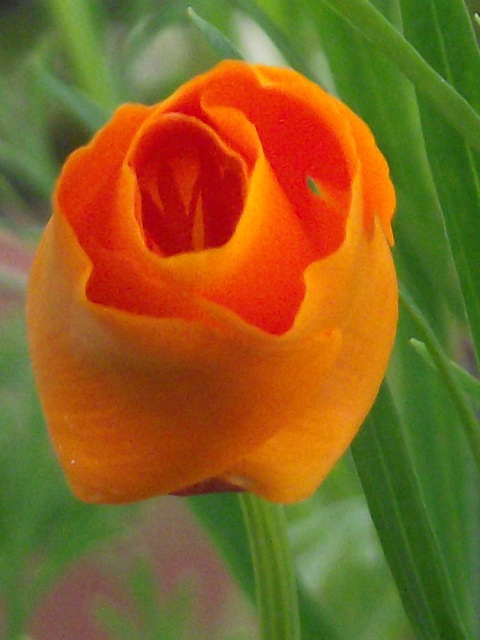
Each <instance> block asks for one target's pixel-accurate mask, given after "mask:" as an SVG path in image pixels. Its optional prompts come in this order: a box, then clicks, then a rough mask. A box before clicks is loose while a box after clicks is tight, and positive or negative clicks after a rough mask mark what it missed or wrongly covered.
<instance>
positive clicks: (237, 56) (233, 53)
mask: <svg viewBox="0 0 480 640" xmlns="http://www.w3.org/2000/svg"><path fill="white" fill-rule="evenodd" d="M187 14H188V17H189V18H190V20H191V21H192V22H193V24H194V25H195V26H196V27H197V29H198V30H199V31H200V33H201V34H202V35H203V36H204V37H205V40H206V41H207V42H208V44H209V45H210V46H211V47H212V49H213V50H214V51H215V53H217V54H218V55H219V56H220V57H221V58H222V59H227V60H243V59H244V58H243V56H242V54H241V53H240V51H239V50H238V49H237V48H236V47H235V46H234V45H233V44H232V43H231V42H230V40H229V39H228V38H227V37H225V36H224V35H223V33H221V32H220V31H219V30H218V29H217V28H216V27H214V26H213V24H210V23H209V22H207V21H206V20H204V19H203V18H201V17H200V16H199V15H198V14H197V13H195V11H194V10H193V9H192V8H191V7H189V8H188V10H187Z"/></svg>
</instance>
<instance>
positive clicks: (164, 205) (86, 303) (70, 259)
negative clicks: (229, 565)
mask: <svg viewBox="0 0 480 640" xmlns="http://www.w3.org/2000/svg"><path fill="white" fill-rule="evenodd" d="M313 187H315V188H313ZM394 204H395V198H394V192H393V187H392V186H391V183H390V180H389V177H388V167H387V165H386V162H385V160H384V159H383V156H382V155H381V153H380V152H379V151H378V149H377V147H376V146H375V143H374V140H373V137H372V135H371V133H370V131H369V130H368V127H367V126H366V125H365V124H364V123H362V122H361V121H360V120H359V119H358V118H357V116H355V115H354V114H353V113H352V112H351V111H350V110H349V109H348V108H347V107H346V106H344V105H342V104H341V103H339V101H338V100H336V99H335V98H333V97H332V96H329V95H328V94H326V93H325V92H324V91H323V90H322V89H320V88H319V87H317V86H316V85H314V84H313V83H311V82H309V81H308V80H306V79H305V78H303V77H302V76H300V75H299V74H297V73H295V72H293V71H290V70H286V69H271V68H268V67H264V66H255V65H248V64H246V63H241V62H234V61H227V62H224V63H221V64H220V65H218V66H217V67H216V68H214V69H213V70H211V71H210V72H208V73H206V74H203V75H201V76H198V77H197V78H194V79H193V80H192V81H190V82H188V83H186V84H185V85H184V86H183V87H181V88H180V89H179V90H178V91H177V92H176V93H175V94H173V95H172V96H171V97H170V98H168V99H167V100H165V101H164V102H162V103H160V104H158V105H155V106H154V107H144V106H141V105H125V106H123V107H121V108H120V109H119V110H117V112H116V113H115V114H114V116H113V118H112V120H111V121H110V122H109V123H108V124H107V125H106V126H105V127H104V129H103V130H102V131H101V132H99V134H97V136H95V138H94V139H93V140H92V142H91V143H90V144H89V145H87V146H86V147H84V148H82V149H80V150H78V151H77V152H75V153H74V154H73V155H72V156H71V157H70V159H69V160H68V161H67V163H66V165H65V167H64V169H63V171H62V174H61V176H60V178H59V181H58V185H57V189H56V193H55V201H54V212H53V216H52V219H51V221H50V222H49V224H48V226H47V228H46V230H45V233H44V236H43V238H42V241H41V243H40V246H39V248H38V251H37V255H36V258H35V261H34V265H33V268H32V273H31V278H30V285H29V295H28V305H27V315H28V328H29V341H30V349H31V355H32V362H33V367H34V372H35V377H36V381H37V386H38V390H39V395H40V399H41V402H42V406H43V408H44V411H45V415H46V419H47V424H48V427H49V430H50V433H51V437H52V441H53V443H54V446H55V448H56V451H57V453H58V456H59V459H60V462H61V464H62V466H63V468H64V469H65V472H66V474H67V476H68V478H69V481H70V483H71V485H72V488H73V490H74V491H75V493H76V494H77V495H78V496H79V497H81V498H82V499H84V500H88V501H97V502H113V503H115V502H126V501H131V500H139V499H143V498H147V497H150V496H154V495H158V494H165V493H175V494H180V495H182V494H185V493H190V492H193V493H195V492H199V491H206V490H208V491H217V490H222V489H226V488H231V489H233V490H237V489H245V490H249V491H253V492H255V493H258V494H259V495H262V496H264V497H266V498H269V499H271V500H275V501H280V502H290V501H294V500H299V499H302V498H304V497H306V496H308V495H309V494H310V493H312V491H314V490H315V488H316V487H317V486H318V484H319V483H320V482H321V481H322V479H323V478H324V477H325V475H326V474H327V473H328V471H329V470H330V469H331V467H332V466H333V464H334V463H335V461H336V460H337V459H338V458H339V457H340V456H341V455H342V453H343V451H344V450H345V449H346V447H347V446H348V444H349V443H350V441H351V440H352V438H353V437H354V435H355V433H356V431H357V430H358V428H359V427H360V425H361V422H362V421H363V419H364V417H365V415H366V414H367V412H368V410H369V408H370V406H371V405H372V403H373V401H374V399H375V396H376V393H377V391H378V388H379V385H380V382H381V380H382V378H383V375H384V373H385V370H386V367H387V363H388V358H389V354H390V351H391V348H392V344H393V338H394V333H395V326H396V318H397V289H396V276H395V271H394V267H393V261H392V257H391V253H390V249H389V246H388V243H389V242H392V241H393V238H392V236H391V228H390V222H391V217H392V215H393V209H394Z"/></svg>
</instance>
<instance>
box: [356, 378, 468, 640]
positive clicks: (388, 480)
mask: <svg viewBox="0 0 480 640" xmlns="http://www.w3.org/2000/svg"><path fill="white" fill-rule="evenodd" d="M352 453H353V458H354V461H355V465H356V467H357V471H358V474H359V476H360V480H361V483H362V486H363V488H364V491H365V496H366V498H367V502H368V506H369V509H370V513H371V515H372V519H373V522H374V524H375V527H376V529H377V532H378V535H379V537H380V540H381V543H382V546H383V549H384V552H385V555H386V558H387V561H388V563H389V566H390V569H391V571H392V574H393V577H394V579H395V581H396V583H397V586H398V589H399V593H400V597H401V598H402V600H403V604H404V607H405V611H406V613H407V615H408V617H409V619H410V622H411V624H412V627H413V629H414V632H415V634H416V637H417V638H418V639H419V640H445V638H449V640H460V639H462V640H465V639H466V638H468V637H469V636H468V634H467V631H466V630H465V628H464V625H463V621H462V619H461V616H460V614H459V611H458V608H457V604H456V599H455V594H454V590H453V588H452V585H451V582H450V577H449V573H448V570H447V567H446V565H445V561H444V557H443V555H442V551H441V548H440V545H439V543H438V539H437V536H436V533H435V530H434V528H433V526H432V523H431V521H430V518H429V515H428V512H427V509H426V507H425V503H424V500H423V496H422V492H421V489H420V484H419V481H418V478H417V476H416V473H415V470H414V467H413V463H412V459H411V456H410V454H409V451H408V447H407V444H406V441H405V439H404V436H403V430H402V425H401V422H400V418H399V416H398V414H397V411H396V408H395V406H394V403H393V399H392V396H391V394H390V390H389V388H388V387H387V385H386V383H384V385H383V386H382V388H381V389H380V392H379V395H378V398H377V401H376V403H375V405H374V408H373V409H372V411H371V413H370V415H369V417H368V418H367V420H366V422H365V424H364V426H363V427H362V429H361V431H360V433H359V435H358V436H357V437H356V439H355V440H354V442H353V444H352Z"/></svg>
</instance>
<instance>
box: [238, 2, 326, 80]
mask: <svg viewBox="0 0 480 640" xmlns="http://www.w3.org/2000/svg"><path fill="white" fill-rule="evenodd" d="M228 1H229V2H230V4H231V5H233V6H234V7H236V8H238V9H240V10H241V11H243V12H244V13H246V14H247V15H248V16H250V17H251V18H252V20H253V21H254V22H256V23H257V24H258V26H259V27H261V28H262V29H263V31H264V32H265V33H266V34H267V36H268V37H269V38H270V40H271V41H272V42H273V44H274V45H275V46H276V47H277V49H278V50H279V51H280V53H281V54H282V55H283V57H284V58H285V60H286V61H287V62H288V63H289V64H290V65H291V67H292V68H293V69H296V70H297V71H299V72H300V73H303V75H305V76H307V77H309V78H311V77H314V76H315V74H314V73H313V71H312V68H311V67H310V65H309V64H308V62H307V61H306V60H305V59H304V57H303V56H302V55H301V54H300V53H299V52H298V51H297V49H296V47H295V45H294V44H293V43H292V42H291V40H290V39H289V38H287V37H286V36H285V35H284V33H283V32H282V31H281V29H279V28H278V27H277V25H276V24H275V23H274V22H273V21H272V20H271V19H270V18H269V16H268V15H267V14H266V13H265V12H264V11H262V10H261V9H260V8H259V6H258V5H257V4H256V3H255V2H254V1H253V0H228Z"/></svg>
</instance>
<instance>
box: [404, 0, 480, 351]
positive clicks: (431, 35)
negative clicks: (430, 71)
mask: <svg viewBox="0 0 480 640" xmlns="http://www.w3.org/2000/svg"><path fill="white" fill-rule="evenodd" d="M416 6H417V5H416V3H414V2H412V1H411V0H402V11H403V16H404V28H405V32H406V34H407V36H408V37H409V39H410V40H411V41H412V43H413V44H414V45H415V46H416V47H417V48H418V49H419V51H420V52H421V53H422V54H423V55H424V56H425V58H427V59H428V61H429V62H430V64H431V65H432V66H433V67H435V69H437V71H438V72H439V73H441V74H442V75H443V76H444V77H445V78H446V79H447V81H448V82H450V83H452V85H453V86H455V87H456V88H457V89H458V91H459V92H462V93H463V94H464V95H465V96H466V97H467V98H468V99H469V100H471V101H472V103H473V104H475V105H476V106H479V105H480V88H479V86H478V81H477V80H478V77H479V76H480V60H479V54H478V47H477V45H476V42H475V40H474V37H473V32H472V27H471V24H470V20H469V17H468V14H467V12H466V9H465V6H464V4H463V2H460V1H459V0H452V1H449V2H446V1H445V0H442V1H441V2H431V1H429V2H426V3H425V8H424V11H423V19H421V20H419V17H418V14H417V12H416V8H415V7H416ZM439 96H440V93H439V92H437V97H439ZM419 104H420V113H421V119H422V126H423V130H424V133H425V142H426V147H427V152H428V158H429V162H430V166H431V169H432V173H433V176H434V179H435V184H436V188H437V193H438V197H439V200H440V204H441V208H442V212H443V217H444V222H445V228H446V230H447V235H448V239H449V242H450V247H451V251H452V255H453V259H454V262H455V267H456V271H457V274H458V278H459V281H460V287H461V290H462V295H463V301H464V304H465V309H466V314H467V318H468V321H469V326H470V330H471V333H472V338H473V342H474V346H475V352H476V355H477V364H479V363H480V289H479V286H478V283H479V282H480V260H479V251H478V247H479V246H480V225H479V224H478V220H477V216H476V212H478V210H479V209H480V156H479V155H478V153H477V152H476V151H474V150H472V148H471V147H470V146H469V143H470V144H472V145H473V144H474V133H473V132H471V135H470V136H467V137H466V139H462V137H461V136H460V135H459V133H458V130H455V128H453V127H452V126H451V125H452V124H453V123H450V124H448V123H446V122H444V121H443V120H442V119H441V118H439V117H438V114H436V113H434V112H433V110H432V109H431V107H430V105H429V104H428V103H427V102H426V101H425V100H422V99H420V100H419Z"/></svg>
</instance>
